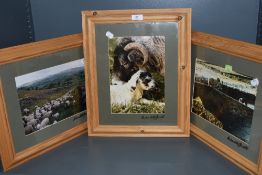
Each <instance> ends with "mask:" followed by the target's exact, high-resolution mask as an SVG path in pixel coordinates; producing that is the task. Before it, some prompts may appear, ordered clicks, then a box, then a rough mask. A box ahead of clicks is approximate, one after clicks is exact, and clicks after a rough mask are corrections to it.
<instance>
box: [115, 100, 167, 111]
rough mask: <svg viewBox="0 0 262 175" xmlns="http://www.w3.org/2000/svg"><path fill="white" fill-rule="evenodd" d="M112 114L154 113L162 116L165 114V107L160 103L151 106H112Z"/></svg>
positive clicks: (133, 104)
mask: <svg viewBox="0 0 262 175" xmlns="http://www.w3.org/2000/svg"><path fill="white" fill-rule="evenodd" d="M112 113H140V114H141V113H152V114H161V113H165V107H164V105H160V103H158V102H154V103H151V104H144V103H143V104H141V103H131V104H129V105H116V104H113V105H112Z"/></svg>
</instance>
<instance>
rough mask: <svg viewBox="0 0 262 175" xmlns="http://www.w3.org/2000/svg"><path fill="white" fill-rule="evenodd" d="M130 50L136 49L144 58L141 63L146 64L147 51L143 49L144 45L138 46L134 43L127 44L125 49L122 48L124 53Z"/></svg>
mask: <svg viewBox="0 0 262 175" xmlns="http://www.w3.org/2000/svg"><path fill="white" fill-rule="evenodd" d="M131 49H136V50H139V51H140V52H141V53H142V54H143V56H144V61H143V64H142V66H143V65H144V64H146V63H147V62H148V51H147V49H146V48H145V46H144V45H142V44H140V43H136V42H133V43H129V44H127V45H126V46H125V47H124V50H125V51H129V50H131Z"/></svg>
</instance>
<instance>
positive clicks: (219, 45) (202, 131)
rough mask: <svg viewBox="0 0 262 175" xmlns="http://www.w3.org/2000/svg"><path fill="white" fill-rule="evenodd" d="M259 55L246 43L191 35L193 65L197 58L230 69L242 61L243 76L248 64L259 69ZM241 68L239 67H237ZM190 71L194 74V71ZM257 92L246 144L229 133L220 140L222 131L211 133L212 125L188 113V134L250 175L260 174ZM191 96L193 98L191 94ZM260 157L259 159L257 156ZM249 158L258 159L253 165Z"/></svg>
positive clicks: (260, 51)
mask: <svg viewBox="0 0 262 175" xmlns="http://www.w3.org/2000/svg"><path fill="white" fill-rule="evenodd" d="M216 54H217V55H216ZM261 55H262V47H261V46H258V45H254V44H250V43H245V42H241V41H236V40H233V39H227V38H224V37H219V36H215V35H211V34H206V33H201V32H192V62H194V60H195V59H196V58H199V57H201V59H202V57H203V58H204V57H210V59H209V61H210V60H211V59H212V60H214V61H215V62H216V63H219V62H222V60H226V61H224V62H223V63H224V64H227V63H229V64H233V65H236V64H238V63H237V62H239V61H243V62H246V64H244V63H241V64H242V67H243V68H241V71H242V70H245V69H246V72H248V70H249V71H250V70H253V69H255V68H253V67H249V64H251V63H252V64H257V65H258V66H259V65H261V63H262V57H261ZM211 57H212V58H211ZM232 59H234V60H232ZM209 63H210V62H209ZM212 64H213V63H212ZM241 64H240V63H239V65H241ZM192 65H193V63H192ZM215 65H218V64H215ZM192 67H193V66H192ZM225 69H226V65H225ZM234 69H236V70H234ZM237 69H238V70H240V68H238V67H237V66H233V70H234V71H237ZM257 69H258V67H257ZM192 70H194V68H193V69H192ZM231 70H232V67H231ZM254 71H255V70H254ZM246 72H245V73H246ZM256 72H258V71H256ZM242 73H243V72H242ZM243 74H244V73H243ZM192 75H194V74H192ZM245 75H247V74H245ZM252 75H253V74H252ZM255 76H256V75H255ZM257 76H259V77H261V75H257ZM220 79H221V78H220ZM221 80H222V79H221ZM259 80H260V79H259ZM222 84H223V80H222ZM224 84H225V83H224ZM193 86H194V84H193V82H192V87H193ZM260 86H261V85H260ZM258 87H259V85H258ZM260 90H261V88H260V89H259V88H258V89H257V91H258V92H257V96H256V102H255V105H254V106H255V108H254V111H255V112H254V113H253V120H254V121H253V123H252V125H251V129H252V130H251V134H250V135H251V136H250V141H249V142H248V144H243V142H242V141H241V140H240V139H238V137H237V136H233V135H232V136H230V132H229V133H227V134H228V135H229V136H227V137H225V139H223V137H224V136H221V135H222V134H223V133H224V131H222V130H220V129H216V130H214V128H215V126H214V125H213V124H212V123H211V122H208V121H206V120H205V119H202V118H200V117H199V118H198V116H196V115H195V114H194V113H193V112H191V133H192V135H193V136H195V137H197V138H198V139H200V140H201V141H203V142H204V143H206V144H207V145H208V146H210V147H211V148H212V149H214V150H215V151H217V152H218V153H220V154H221V155H222V156H224V157H225V158H227V159H229V160H230V161H231V162H233V163H234V164H236V165H237V166H238V167H240V168H242V169H243V170H245V171H246V172H248V173H249V174H261V146H259V143H258V142H259V140H261V137H260V136H261V135H257V132H259V131H260V130H257V128H258V125H255V124H256V123H258V122H261V121H260V120H259V119H258V117H257V116H258V112H256V109H258V110H259V111H260V108H261V95H259V96H258V94H261V92H260ZM192 94H194V92H193V93H192ZM192 98H193V96H192ZM192 103H193V102H192ZM192 106H193V104H192ZM221 108H222V107H221ZM211 125H213V126H211ZM260 125H261V124H260ZM253 127H255V128H253ZM207 128H208V129H207ZM210 128H211V129H210ZM255 130H256V133H254V132H255ZM211 131H212V132H211ZM253 133H254V134H253ZM228 138H230V139H228ZM230 140H231V141H230ZM244 145H247V146H244ZM249 147H252V148H249ZM242 148H244V149H242ZM250 149H251V150H250ZM252 149H254V150H256V151H254V150H252ZM259 150H260V151H259ZM248 151H249V152H248ZM259 152H260V153H259ZM259 154H260V156H258V155H259ZM248 155H253V157H256V156H257V157H256V158H254V160H253V161H252V160H251V158H250V157H252V156H250V157H248Z"/></svg>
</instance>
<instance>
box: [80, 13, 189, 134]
mask: <svg viewBox="0 0 262 175" xmlns="http://www.w3.org/2000/svg"><path fill="white" fill-rule="evenodd" d="M82 25H83V36H84V38H83V45H84V54H85V57H86V58H87V60H86V66H87V67H88V72H87V75H88V77H86V87H87V97H88V99H89V102H90V103H89V104H88V116H89V118H88V135H89V136H109V137H111V136H128V137H188V136H189V133H190V132H189V131H190V121H189V120H190V119H189V114H190V109H189V106H190V105H189V104H190V100H189V99H190V75H191V74H190V73H191V63H190V55H191V54H190V53H191V51H190V50H191V39H190V38H191V9H187V8H184V9H140V10H105V11H103V10H101V11H83V12H82ZM153 25H156V27H155V28H154V27H152V26H153ZM169 25H171V26H175V27H173V28H174V29H175V30H173V28H171V27H169ZM163 26H164V27H163ZM170 28H171V29H172V31H171V30H170ZM162 29H163V30H162ZM126 30H128V31H126ZM163 31H168V32H167V33H171V35H172V36H170V35H168V36H169V37H165V34H163V33H161V32H163ZM170 38H171V41H170ZM173 38H174V39H175V38H176V41H177V42H175V41H174V42H173V41H172V39H173ZM168 39H169V40H168ZM152 41H153V43H154V45H153V47H151V49H152V50H153V51H152V50H151V51H150V49H149V47H150V43H152ZM161 43H162V44H161ZM163 43H164V44H163ZM123 46H125V47H124V48H123ZM168 47H169V48H168ZM174 50H175V51H176V53H175V55H177V56H174V55H173V56H170V51H174ZM168 51H169V52H168ZM123 52H124V53H128V54H126V55H125V54H123V55H122V53H123ZM152 52H153V53H154V54H153V56H152ZM168 54H169V55H168ZM159 55H160V56H159ZM163 55H165V56H163ZM150 59H151V60H150ZM112 60H113V63H112ZM168 61H169V62H171V64H168V63H167V62H168ZM148 62H150V63H152V64H149V63H148ZM173 62H175V63H176V64H175V63H173ZM167 64H168V65H167ZM155 65H157V66H155ZM174 65H175V66H174ZM102 66H103V67H102ZM146 66H148V67H146ZM150 66H151V67H150ZM154 66H155V67H154ZM101 67H102V68H101ZM152 67H153V68H152ZM119 71H120V72H121V73H120V74H118V73H119ZM156 77H158V78H156ZM159 77H160V78H159ZM161 77H162V78H161ZM168 78H169V80H167V79H168ZM172 82H173V84H175V85H174V86H175V87H176V88H174V89H172V88H170V86H169V90H170V91H167V90H166V89H167V88H166V89H165V86H166V84H167V83H169V84H172ZM156 84H158V86H159V89H160V90H159V92H160V93H158V97H160V98H158V97H154V96H153V97H152V99H151V98H149V97H145V96H146V95H145V94H146V92H149V91H150V90H151V89H150V88H151V87H155V85H156ZM159 84H162V86H161V85H159ZM163 84H164V85H163ZM161 88H162V89H161ZM163 88H164V90H163ZM127 89H128V91H127ZM141 89H142V92H143V93H142V95H141V93H140V92H141ZM145 91H146V92H145ZM171 91H172V93H170V92H171ZM121 92H125V93H124V94H122V95H121V94H119V93H121ZM138 92H139V93H138ZM161 92H162V93H161ZM167 93H169V94H167ZM130 94H131V95H130ZM134 94H135V95H134ZM137 94H139V95H137ZM165 94H167V95H165ZM174 94H175V98H173V99H171V100H170V101H172V100H173V101H172V102H173V103H169V102H166V100H165V98H167V96H168V97H173V96H174ZM172 95H173V96H172ZM149 96H150V95H149ZM163 99H164V100H163ZM168 105H169V107H167V106H168ZM149 106H153V107H152V108H150V107H149ZM170 108H173V110H174V109H175V112H173V113H172V115H169V116H171V119H170V121H168V122H169V123H168V122H167V123H164V122H162V123H161V121H163V120H164V119H166V118H165V117H166V116H167V115H165V114H166V113H167V112H166V111H167V110H168V109H169V110H170ZM103 111H105V112H103ZM172 117H173V118H174V119H173V120H176V121H175V122H173V120H172ZM163 118H164V119H163ZM167 120H168V119H167ZM171 120H172V122H171Z"/></svg>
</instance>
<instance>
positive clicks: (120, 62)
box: [112, 36, 165, 82]
mask: <svg viewBox="0 0 262 175" xmlns="http://www.w3.org/2000/svg"><path fill="white" fill-rule="evenodd" d="M113 53H114V54H113V55H114V63H113V70H112V82H116V81H118V82H119V81H120V82H127V81H128V80H129V79H130V78H131V76H132V75H133V74H134V73H135V72H136V71H137V70H139V69H142V70H147V71H149V72H156V73H159V74H160V75H162V76H164V74H165V38H164V37H163V36H133V37H118V38H117V40H116V47H115V49H114V51H113Z"/></svg>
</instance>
